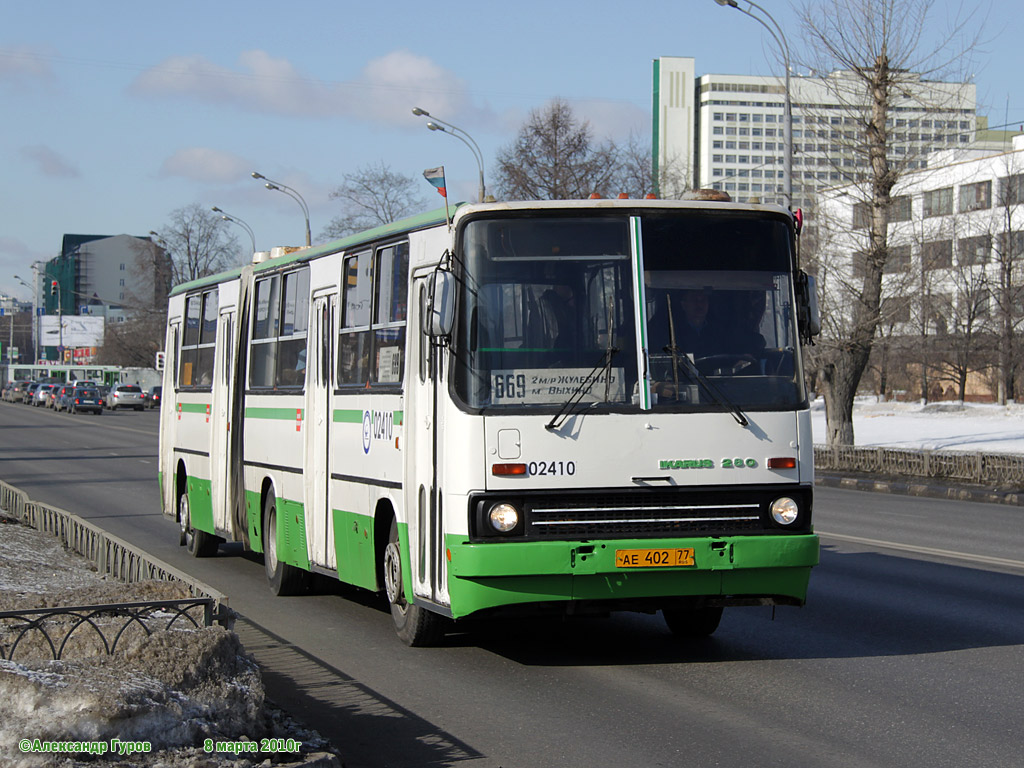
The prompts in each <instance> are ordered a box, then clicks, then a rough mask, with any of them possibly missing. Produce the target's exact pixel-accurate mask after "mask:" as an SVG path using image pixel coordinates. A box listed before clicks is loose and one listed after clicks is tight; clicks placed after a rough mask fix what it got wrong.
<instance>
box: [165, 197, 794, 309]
mask: <svg viewBox="0 0 1024 768" xmlns="http://www.w3.org/2000/svg"><path fill="white" fill-rule="evenodd" d="M643 208H650V209H657V208H660V209H676V210H686V209H691V210H693V209H703V210H731V211H757V212H760V213H773V214H780V215H783V216H789V217H792V215H793V214H792V212H790V211H788V210H787V209H785V208H783V207H782V206H779V205H774V204H760V203H732V202H718V201H715V202H709V201H705V200H660V199H654V200H623V199H598V200H528V201H519V202H494V203H473V204H468V203H454V204H452V205H450V206H449V207H448V209H447V210H445V209H444V208H438V209H436V210H433V211H428V212H426V213H421V214H417V215H416V216H409V217H407V218H404V219H400V220H398V221H395V222H392V223H391V224H383V225H381V226H379V227H374V228H373V229H368V230H365V231H363V232H358V233H356V234H354V235H349V236H348V237H344V238H342V239H340V240H332V241H331V242H328V243H323V244H322V245H316V246H313V247H311V248H301V249H299V250H296V251H294V252H292V253H289V254H286V255H284V256H279V257H277V258H274V259H268V260H266V261H263V262H260V263H259V264H256V265H254V269H255V271H257V272H261V271H263V270H268V269H277V268H278V267H281V266H284V265H287V264H293V263H295V262H302V261H308V260H309V259H314V258H316V257H318V256H323V255H325V254H328V253H336V252H338V251H344V250H349V249H352V248H357V247H359V246H360V245H362V244H364V243H370V242H373V241H376V240H380V239H383V238H386V237H389V236H391V235H398V234H402V233H405V232H414V231H416V230H419V229H428V228H430V227H436V226H438V225H440V224H443V223H445V222H446V221H447V220H448V217H449V216H451V217H452V218H453V220H455V219H459V218H462V217H463V216H466V215H473V214H475V213H485V212H488V211H491V212H506V213H509V212H517V211H530V210H535V211H536V210H568V211H572V210H579V211H583V210H589V211H593V210H615V209H634V210H636V209H643ZM242 269H243V267H236V268H234V269H231V270H228V271H225V272H221V273H218V274H215V275H210V276H208V277H201V278H199V279H198V280H192V281H190V282H187V283H182V284H181V285H178V286H175V287H174V289H172V290H171V293H170V295H171V296H176V295H178V294H181V293H186V292H188V291H191V290H195V289H197V288H202V287H204V286H208V285H216V284H217V283H221V282H223V281H225V280H231V279H233V278H236V277H238V276H239V275H240V274H241V273H242Z"/></svg>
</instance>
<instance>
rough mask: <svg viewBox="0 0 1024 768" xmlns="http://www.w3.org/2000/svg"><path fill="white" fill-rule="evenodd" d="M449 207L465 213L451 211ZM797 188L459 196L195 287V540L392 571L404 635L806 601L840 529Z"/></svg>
mask: <svg viewBox="0 0 1024 768" xmlns="http://www.w3.org/2000/svg"><path fill="white" fill-rule="evenodd" d="M449 216H450V218H449ZM796 243H797V226H796V221H795V220H794V216H793V215H792V214H791V213H790V212H789V211H787V210H785V209H783V208H780V207H777V206H769V205H741V204H735V203H731V202H708V201H672V202H669V201H656V200H644V201H636V200H633V201H629V200H590V201H568V202H529V203H484V204H462V205H459V206H457V207H456V208H455V209H454V213H450V212H449V211H448V210H444V209H443V210H441V211H438V212H435V213H432V214H424V215H421V216H417V217H413V218H409V219H406V220H403V221H400V222H396V223H394V224H391V225H388V226H383V227H380V228H377V229H373V230H370V231H368V232H365V233H362V234H359V235H356V236H352V237H348V238H346V239H343V240H339V241H336V242H332V243H328V244H326V245H321V246H316V247H313V248H306V249H302V250H298V251H295V252H292V253H287V254H284V255H280V256H278V257H276V258H269V259H266V260H263V261H260V262H259V263H254V264H252V265H247V266H245V267H242V268H240V269H236V270H234V271H231V272H228V273H225V274H221V275H216V276H213V277H210V278H205V279H200V280H196V281H194V282H190V283H187V284H184V285H181V286H179V287H177V288H176V289H175V290H174V291H173V292H172V295H171V298H170V304H169V313H168V323H167V336H166V346H165V349H166V354H167V357H166V365H165V370H164V398H163V402H162V405H161V425H160V437H161V444H160V478H161V493H162V503H163V510H164V514H166V515H168V516H170V517H173V518H174V519H175V520H176V521H177V522H178V524H179V526H180V538H181V543H182V544H183V545H185V546H187V547H188V550H189V551H190V552H191V553H192V554H193V555H195V556H208V555H212V554H214V553H215V552H216V551H217V548H218V546H219V544H220V543H221V542H241V544H242V545H243V546H244V548H245V549H248V550H251V551H254V552H259V553H263V556H264V563H265V567H266V575H267V578H268V581H269V585H270V589H271V590H272V592H274V593H275V594H279V595H280V594H289V593H295V592H296V591H299V590H301V589H303V588H305V581H306V579H307V577H308V576H309V574H310V573H319V574H326V575H329V576H331V577H334V578H337V579H340V580H341V581H343V582H346V583H348V584H351V585H356V586H358V587H361V588H364V589H366V590H372V591H377V592H383V593H384V594H385V595H386V597H387V600H388V602H389V603H390V607H391V614H392V617H393V619H394V623H395V628H396V630H397V633H398V635H399V637H400V638H401V639H402V641H403V642H405V643H406V644H409V645H425V644H430V643H433V642H437V641H438V640H439V639H440V638H441V637H442V635H443V634H444V632H445V631H446V629H448V628H450V627H452V626H457V623H458V621H459V620H460V619H464V618H466V617H470V616H486V615H490V614H492V613H494V614H498V613H517V612H518V613H526V614H540V613H543V612H549V611H559V612H562V613H564V614H604V613H607V612H610V611H614V610H635V611H644V612H650V613H653V612H656V611H659V610H660V611H662V612H663V615H664V618H665V620H666V622H667V624H668V627H669V628H670V630H671V631H673V632H674V633H676V634H678V635H680V636H701V635H707V634H710V633H711V632H713V631H714V630H715V629H716V628H717V626H718V622H719V620H720V618H721V615H722V609H723V607H727V606H749V605H769V606H774V605H802V604H803V603H804V601H805V599H806V594H807V586H808V579H809V576H810V571H811V568H812V567H813V566H814V565H815V564H816V563H817V562H818V538H817V536H816V535H815V534H814V533H813V528H812V525H811V512H812V487H813V468H812V461H813V451H812V441H811V421H810V414H809V410H808V398H807V392H806V389H805V386H804V376H803V368H802V363H801V343H802V342H806V341H808V340H809V339H810V338H811V336H812V335H813V334H814V333H816V325H817V319H816V317H817V305H816V300H815V299H814V288H813V279H812V278H809V277H808V276H807V275H805V274H804V273H803V272H802V271H800V270H799V269H798V268H797V251H796Z"/></svg>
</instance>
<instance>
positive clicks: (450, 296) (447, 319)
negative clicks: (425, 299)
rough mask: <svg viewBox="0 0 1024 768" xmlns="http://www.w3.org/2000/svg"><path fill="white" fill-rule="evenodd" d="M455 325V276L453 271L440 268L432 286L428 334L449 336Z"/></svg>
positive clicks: (428, 314) (428, 310) (428, 311)
mask: <svg viewBox="0 0 1024 768" xmlns="http://www.w3.org/2000/svg"><path fill="white" fill-rule="evenodd" d="M454 325H455V276H454V275H453V274H452V273H451V272H446V271H444V270H438V271H437V272H435V273H434V281H433V283H432V284H431V286H430V297H429V305H428V307H427V324H426V328H425V331H426V334H427V335H428V336H434V337H438V336H448V335H449V334H450V333H451V332H452V326H454Z"/></svg>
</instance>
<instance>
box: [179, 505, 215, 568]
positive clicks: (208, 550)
mask: <svg viewBox="0 0 1024 768" xmlns="http://www.w3.org/2000/svg"><path fill="white" fill-rule="evenodd" d="M178 525H179V526H181V535H180V537H179V539H178V541H179V543H181V544H184V545H185V549H187V550H188V553H189V554H190V555H192V557H212V556H213V555H215V554H217V537H216V536H212V535H211V534H209V533H207V532H206V531H200V530H197V529H195V528H193V527H192V514H191V509H190V507H189V503H188V491H187V490H185V489H182V490H180V491H179V492H178Z"/></svg>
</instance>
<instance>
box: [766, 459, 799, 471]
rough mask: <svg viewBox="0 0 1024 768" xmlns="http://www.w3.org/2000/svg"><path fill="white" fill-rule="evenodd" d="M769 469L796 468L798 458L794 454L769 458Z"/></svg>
mask: <svg viewBox="0 0 1024 768" xmlns="http://www.w3.org/2000/svg"><path fill="white" fill-rule="evenodd" d="M768 469H796V459H794V458H793V457H792V456H785V457H778V458H774V459H768Z"/></svg>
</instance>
